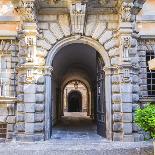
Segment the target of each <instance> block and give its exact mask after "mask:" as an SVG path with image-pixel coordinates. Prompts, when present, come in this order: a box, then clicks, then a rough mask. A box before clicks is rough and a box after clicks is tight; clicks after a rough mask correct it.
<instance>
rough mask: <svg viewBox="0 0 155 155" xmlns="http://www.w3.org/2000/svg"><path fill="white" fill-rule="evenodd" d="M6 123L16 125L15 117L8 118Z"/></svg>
mask: <svg viewBox="0 0 155 155" xmlns="http://www.w3.org/2000/svg"><path fill="white" fill-rule="evenodd" d="M7 123H10V124H11V123H16V116H8V117H7Z"/></svg>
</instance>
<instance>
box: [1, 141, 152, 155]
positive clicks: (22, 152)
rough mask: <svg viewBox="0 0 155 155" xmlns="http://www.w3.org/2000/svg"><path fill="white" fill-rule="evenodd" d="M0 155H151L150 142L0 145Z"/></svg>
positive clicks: (64, 142) (55, 142)
mask: <svg viewBox="0 0 155 155" xmlns="http://www.w3.org/2000/svg"><path fill="white" fill-rule="evenodd" d="M0 155H153V145H152V142H132V143H131V142H130V143H129V142H124V143H123V142H104V141H96V142H94V141H85V142H84V141H81V140H79V141H74V140H73V141H65V140H50V141H45V142H37V143H17V142H14V143H13V142H11V143H1V144H0Z"/></svg>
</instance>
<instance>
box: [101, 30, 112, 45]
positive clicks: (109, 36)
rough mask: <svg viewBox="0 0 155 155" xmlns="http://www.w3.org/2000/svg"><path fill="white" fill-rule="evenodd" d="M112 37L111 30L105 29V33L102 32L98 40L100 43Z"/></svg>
mask: <svg viewBox="0 0 155 155" xmlns="http://www.w3.org/2000/svg"><path fill="white" fill-rule="evenodd" d="M112 37H113V34H112V31H105V33H103V35H102V36H101V37H100V39H99V42H100V43H101V44H105V43H106V42H107V41H108V40H110V39H111V38H112Z"/></svg>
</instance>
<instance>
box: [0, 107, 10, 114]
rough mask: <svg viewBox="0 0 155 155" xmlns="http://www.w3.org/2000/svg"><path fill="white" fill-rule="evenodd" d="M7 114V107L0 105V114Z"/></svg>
mask: <svg viewBox="0 0 155 155" xmlns="http://www.w3.org/2000/svg"><path fill="white" fill-rule="evenodd" d="M7 115H8V110H7V107H5V108H1V107H0V116H7Z"/></svg>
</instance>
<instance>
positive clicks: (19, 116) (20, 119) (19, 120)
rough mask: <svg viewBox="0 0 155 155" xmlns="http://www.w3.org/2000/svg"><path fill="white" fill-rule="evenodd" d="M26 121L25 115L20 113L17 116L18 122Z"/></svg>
mask: <svg viewBox="0 0 155 155" xmlns="http://www.w3.org/2000/svg"><path fill="white" fill-rule="evenodd" d="M24 120H25V117H24V114H22V113H21V114H20V113H18V114H17V118H16V121H17V122H24Z"/></svg>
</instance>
